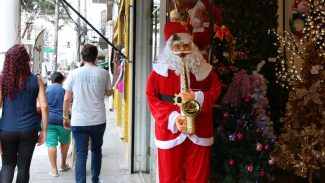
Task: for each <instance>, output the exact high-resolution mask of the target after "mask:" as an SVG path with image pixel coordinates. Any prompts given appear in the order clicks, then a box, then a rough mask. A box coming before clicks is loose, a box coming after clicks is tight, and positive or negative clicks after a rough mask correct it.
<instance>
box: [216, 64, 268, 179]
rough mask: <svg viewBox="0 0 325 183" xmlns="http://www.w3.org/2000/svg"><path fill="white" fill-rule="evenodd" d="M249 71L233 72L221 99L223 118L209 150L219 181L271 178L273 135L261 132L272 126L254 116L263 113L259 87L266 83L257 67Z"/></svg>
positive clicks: (264, 111) (261, 94)
mask: <svg viewBox="0 0 325 183" xmlns="http://www.w3.org/2000/svg"><path fill="white" fill-rule="evenodd" d="M261 65H262V64H261ZM261 65H260V66H261ZM259 69H260V68H259ZM253 73H254V74H251V75H249V74H248V73H247V72H246V71H245V70H241V71H239V72H237V73H236V74H235V76H234V77H233V80H232V82H231V84H230V85H229V87H228V90H227V93H226V94H225V97H224V98H223V105H222V111H223V113H222V114H223V116H224V114H227V118H224V117H223V121H222V122H221V123H220V124H219V127H218V130H217V131H218V133H217V134H216V137H215V140H216V145H215V147H216V148H215V149H213V151H214V154H215V157H214V158H213V159H214V160H215V161H216V163H213V164H214V165H215V166H216V167H214V168H213V170H214V171H213V172H212V173H214V174H216V177H217V178H219V180H218V181H219V182H225V183H237V182H256V181H258V182H267V181H270V180H271V178H272V176H271V169H272V166H273V165H270V164H269V160H270V157H271V156H270V155H271V154H270V153H271V150H272V146H273V138H269V137H268V136H267V135H266V134H265V133H264V131H265V130H267V129H268V128H270V130H269V131H272V130H273V129H272V128H271V127H269V126H267V125H265V124H264V119H263V120H261V119H258V118H260V117H261V116H262V117H263V118H264V117H265V116H266V111H267V107H268V105H267V104H268V102H267V99H266V98H265V93H264V90H263V92H262V90H261V86H265V85H266V84H265V80H264V79H263V78H261V77H260V76H259V75H258V71H257V70H256V71H255V72H253ZM256 92H259V95H258V97H256ZM261 99H263V100H265V101H263V102H261V101H262V100H261ZM262 113H263V114H262ZM260 123H262V125H261V124H260ZM272 137H273V135H272ZM235 162H236V163H235Z"/></svg>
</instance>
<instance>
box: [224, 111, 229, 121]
mask: <svg viewBox="0 0 325 183" xmlns="http://www.w3.org/2000/svg"><path fill="white" fill-rule="evenodd" d="M223 119H224V120H228V119H229V113H228V112H224V113H223Z"/></svg>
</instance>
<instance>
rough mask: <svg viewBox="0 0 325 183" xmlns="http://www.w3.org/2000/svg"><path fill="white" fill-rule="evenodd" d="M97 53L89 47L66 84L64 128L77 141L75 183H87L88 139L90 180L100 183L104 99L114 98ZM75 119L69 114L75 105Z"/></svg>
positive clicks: (107, 75)
mask: <svg viewBox="0 0 325 183" xmlns="http://www.w3.org/2000/svg"><path fill="white" fill-rule="evenodd" d="M97 55H98V50H97V47H96V46H93V45H90V44H86V45H85V46H84V47H83V49H82V52H81V56H82V60H83V61H84V63H85V64H84V66H83V67H80V68H77V69H75V70H73V71H71V72H70V73H69V75H68V77H67V79H66V81H65V82H64V85H63V88H64V89H65V96H64V104H63V120H64V123H63V124H64V127H65V128H67V129H70V128H71V130H72V135H73V138H74V140H75V150H76V165H75V180H76V183H86V162H87V156H88V139H89V138H90V140H91V181H92V183H98V182H99V174H100V170H101V163H102V145H103V136H104V132H105V128H106V109H105V104H104V97H105V95H106V96H110V95H112V85H111V79H110V76H109V72H108V71H107V70H104V69H102V68H99V67H97V66H96V60H97ZM72 98H73V104H72V118H71V120H70V119H69V116H68V112H69V107H70V104H71V102H72Z"/></svg>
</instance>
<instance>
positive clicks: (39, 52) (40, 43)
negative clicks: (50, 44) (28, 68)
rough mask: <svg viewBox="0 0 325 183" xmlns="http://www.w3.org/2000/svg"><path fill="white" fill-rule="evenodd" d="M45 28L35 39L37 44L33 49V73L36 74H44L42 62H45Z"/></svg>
mask: <svg viewBox="0 0 325 183" xmlns="http://www.w3.org/2000/svg"><path fill="white" fill-rule="evenodd" d="M44 30H45V29H43V30H42V31H41V32H40V33H39V34H38V36H37V37H36V40H35V45H34V49H33V67H32V73H33V74H35V75H41V74H42V63H43V59H44V57H43V52H44V51H43V47H44Z"/></svg>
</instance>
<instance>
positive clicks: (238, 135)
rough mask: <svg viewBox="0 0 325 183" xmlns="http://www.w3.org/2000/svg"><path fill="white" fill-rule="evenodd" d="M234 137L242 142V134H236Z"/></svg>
mask: <svg viewBox="0 0 325 183" xmlns="http://www.w3.org/2000/svg"><path fill="white" fill-rule="evenodd" d="M236 137H237V139H238V140H242V139H243V138H244V134H242V133H238V134H237V135H236Z"/></svg>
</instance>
